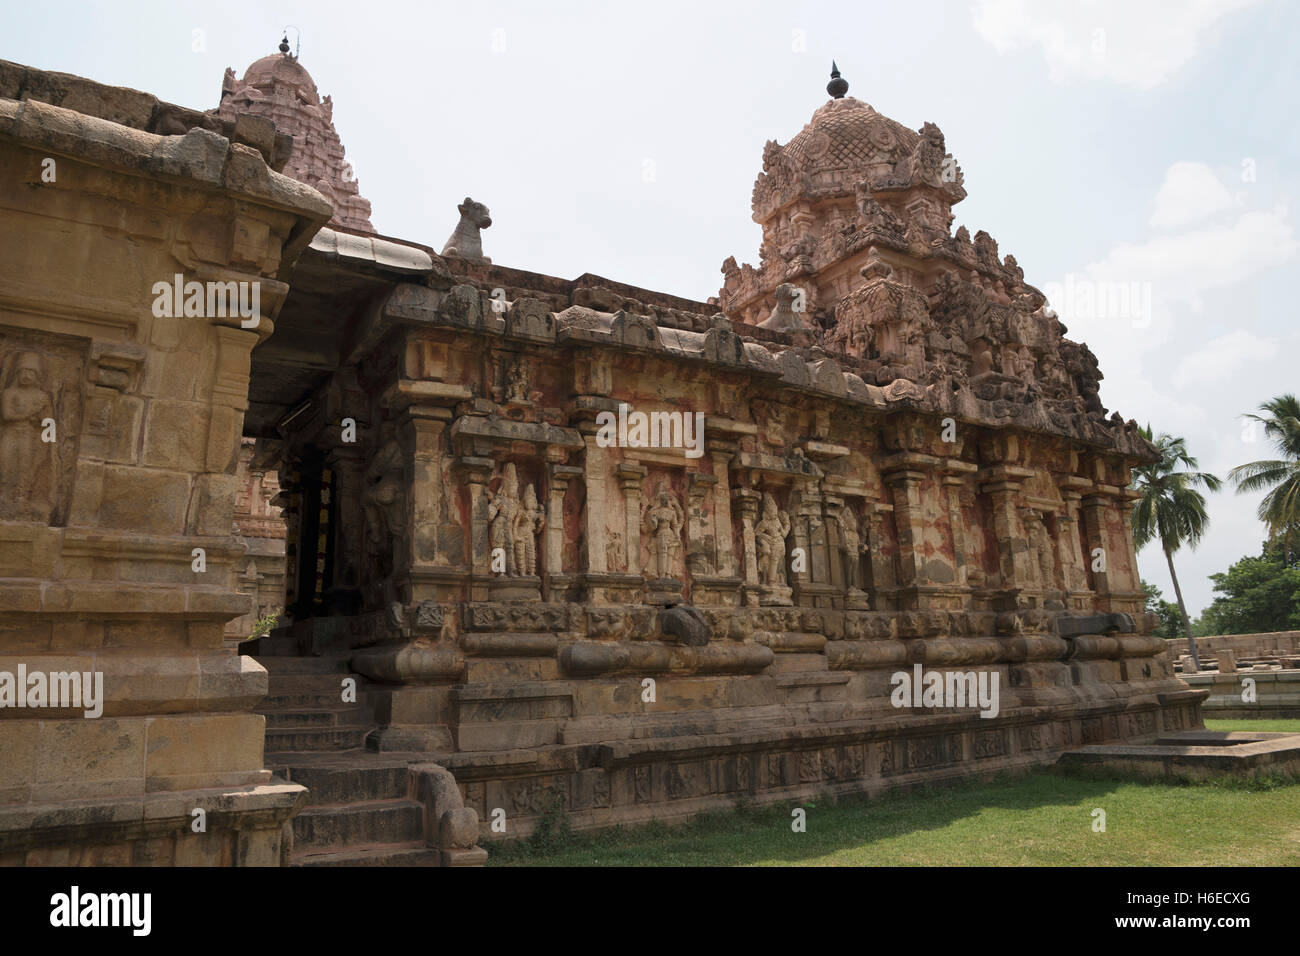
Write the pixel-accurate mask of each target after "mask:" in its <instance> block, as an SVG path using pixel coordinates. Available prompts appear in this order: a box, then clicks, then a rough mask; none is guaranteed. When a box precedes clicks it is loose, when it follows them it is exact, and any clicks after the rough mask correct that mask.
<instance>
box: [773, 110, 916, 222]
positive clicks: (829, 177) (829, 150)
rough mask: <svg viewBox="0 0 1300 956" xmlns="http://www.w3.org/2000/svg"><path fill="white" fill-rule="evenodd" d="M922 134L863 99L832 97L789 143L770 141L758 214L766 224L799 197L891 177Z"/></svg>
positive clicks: (846, 191)
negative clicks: (879, 110) (769, 217)
mask: <svg viewBox="0 0 1300 956" xmlns="http://www.w3.org/2000/svg"><path fill="white" fill-rule="evenodd" d="M920 138H921V137H920V135H919V134H917V133H915V132H913V131H912V130H910V129H908V128H907V127H906V126H903V125H902V124H900V123H896V122H894V121H893V120H891V119H890V118H889V117H887V116H882V115H881V114H880V113H877V112H876V111H875V110H874V109H872V108H871V106H870V105H869V104H867V103H864V102H862V101H861V100H858V99H854V98H853V97H851V96H846V97H844V98H842V99H833V100H831V101H830V102H828V103H827V104H826V105H825V106H823V107H821V108H820V109H819V110H817V112H815V113H814V114H813V116H812V119H811V120H809V122H808V125H807V126H805V127H804V128H803V129H802V130H800V131H799V133H797V134H796V135H795V137H794V138H793V139H791V140H790V142H789V143H787V144H786V145H785V146H779V145H778V144H776V143H775V142H773V143H769V144H768V148H767V150H765V151H764V154H763V172H762V173H761V174H760V175H759V178H758V182H757V183H756V184H755V188H754V218H755V220H756V221H758V222H763V221H764V220H765V219H766V218H767V217H768V216H769V215H771V214H772V213H773V212H775V211H776V210H777V209H778V208H780V207H781V206H782V205H784V204H785V203H787V202H790V201H793V200H794V199H796V198H827V197H830V196H841V195H843V196H852V195H854V192H855V190H856V188H857V184H858V183H859V182H861V181H863V180H883V179H885V178H887V177H889V176H891V175H892V174H893V173H894V171H895V169H896V167H897V166H898V165H899V163H900V162H901V161H903V160H905V159H906V158H907V157H909V156H911V154H912V152H913V151H914V150H915V149H916V146H917V143H918V141H919V140H920ZM779 181H784V182H779ZM782 185H784V186H785V188H782Z"/></svg>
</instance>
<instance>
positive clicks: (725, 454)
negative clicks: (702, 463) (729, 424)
mask: <svg viewBox="0 0 1300 956" xmlns="http://www.w3.org/2000/svg"><path fill="white" fill-rule="evenodd" d="M713 449H714V450H713V475H714V477H715V478H717V482H716V483H715V484H714V486H713V541H714V545H715V554H716V555H717V560H716V567H717V574H718V576H719V577H724V578H729V577H733V576H734V575H735V574H736V557H735V555H734V554H733V552H732V535H733V531H732V527H731V489H730V482H729V481H728V474H727V468H728V466H729V465H730V463H731V459H732V457H733V456H732V454H731V452H730V451H726V450H722V449H719V448H718V447H717V443H716V442H715V443H714V445H713Z"/></svg>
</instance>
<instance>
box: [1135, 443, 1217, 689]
mask: <svg viewBox="0 0 1300 956" xmlns="http://www.w3.org/2000/svg"><path fill="white" fill-rule="evenodd" d="M1142 437H1143V438H1145V439H1146V440H1147V441H1149V442H1151V443H1152V444H1154V445H1155V447H1156V453H1157V454H1158V455H1159V456H1160V457H1159V459H1158V460H1157V461H1154V462H1152V463H1151V464H1149V465H1145V466H1143V467H1141V468H1134V469H1133V487H1134V489H1135V490H1136V491H1140V492H1141V493H1142V497H1141V498H1139V499H1137V503H1136V504H1135V505H1134V507H1133V541H1134V543H1135V544H1136V545H1137V546H1138V548H1142V547H1144V546H1146V545H1147V544H1148V543H1150V542H1151V541H1159V542H1160V547H1161V548H1162V549H1163V550H1164V552H1165V561H1167V562H1168V564H1169V579H1170V580H1171V581H1173V584H1174V596H1175V597H1177V598H1178V613H1179V614H1180V615H1181V616H1182V619H1183V630H1184V631H1186V632H1187V649H1188V650H1189V651H1191V652H1192V662H1193V663H1194V664H1195V665H1196V667H1197V669H1198V670H1199V669H1200V666H1201V659H1200V657H1199V656H1198V655H1197V653H1196V638H1195V637H1193V636H1192V622H1191V621H1190V620H1188V617H1187V605H1186V604H1185V603H1183V589H1182V588H1181V587H1179V586H1178V575H1177V573H1175V571H1174V552H1175V551H1177V550H1178V549H1179V548H1181V547H1182V546H1183V544H1184V543H1186V544H1188V545H1190V546H1191V547H1192V548H1195V547H1196V546H1197V545H1198V544H1200V542H1201V537H1202V535H1204V534H1205V529H1206V527H1207V526H1208V525H1209V523H1210V516H1209V515H1208V514H1206V512H1205V496H1204V495H1202V494H1201V493H1200V492H1199V491H1197V490H1196V486H1197V485H1203V486H1205V488H1207V489H1208V490H1210V491H1218V490H1219V486H1220V484H1221V482H1220V481H1219V479H1218V478H1216V477H1215V476H1214V475H1211V474H1208V473H1206V472H1203V471H1197V470H1196V468H1197V466H1198V462H1197V461H1196V459H1195V458H1193V457H1192V456H1191V455H1190V454H1188V452H1187V443H1186V442H1185V441H1184V440H1183V439H1182V438H1179V437H1177V436H1174V435H1164V434H1162V435H1160V436H1159V437H1156V438H1152V436H1151V426H1150V425H1147V427H1146V428H1144V429H1142Z"/></svg>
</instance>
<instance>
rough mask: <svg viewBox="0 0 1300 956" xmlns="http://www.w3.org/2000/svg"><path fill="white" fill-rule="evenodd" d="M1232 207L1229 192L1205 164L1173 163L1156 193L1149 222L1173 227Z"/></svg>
mask: <svg viewBox="0 0 1300 956" xmlns="http://www.w3.org/2000/svg"><path fill="white" fill-rule="evenodd" d="M1231 206H1232V194H1231V193H1230V192H1228V189H1227V187H1226V186H1224V185H1223V183H1221V182H1220V181H1219V178H1218V177H1217V176H1215V175H1214V173H1213V171H1212V170H1211V169H1210V167H1209V166H1207V165H1206V164H1205V163H1189V162H1179V163H1174V164H1173V165H1172V166H1170V167H1169V170H1168V171H1167V172H1166V173H1165V181H1164V182H1163V183H1162V184H1161V185H1160V191H1159V192H1158V193H1156V199H1155V209H1154V211H1153V212H1152V213H1151V220H1150V224H1151V226H1152V227H1153V228H1155V229H1176V228H1178V227H1179V226H1185V225H1187V224H1188V223H1192V222H1196V221H1197V220H1200V219H1205V218H1207V217H1209V216H1213V215H1214V214H1215V213H1219V212H1222V211H1223V210H1225V209H1229V208H1231Z"/></svg>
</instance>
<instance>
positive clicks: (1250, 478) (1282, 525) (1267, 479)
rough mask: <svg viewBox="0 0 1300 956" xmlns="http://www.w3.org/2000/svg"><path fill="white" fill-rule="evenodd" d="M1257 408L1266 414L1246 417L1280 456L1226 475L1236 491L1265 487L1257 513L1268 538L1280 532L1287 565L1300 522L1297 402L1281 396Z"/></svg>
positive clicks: (1299, 411) (1299, 419)
mask: <svg viewBox="0 0 1300 956" xmlns="http://www.w3.org/2000/svg"><path fill="white" fill-rule="evenodd" d="M1259 410H1260V411H1262V412H1267V413H1268V414H1267V415H1263V416H1261V415H1247V416H1246V417H1247V418H1251V419H1254V420H1255V421H1257V422H1259V423H1260V424H1262V425H1263V426H1264V435H1265V436H1266V437H1267V438H1269V439H1271V440H1272V442H1273V447H1274V448H1275V449H1277V453H1278V454H1279V455H1281V456H1282V457H1281V458H1280V459H1274V460H1272V461H1268V460H1265V461H1251V462H1247V463H1246V464H1244V465H1238V466H1237V467H1236V468H1234V469H1232V471H1230V472H1228V477H1229V478H1230V479H1231V480H1232V482H1233V484H1235V485H1236V486H1237V493H1238V494H1243V493H1246V492H1253V491H1262V490H1263V489H1265V488H1267V489H1268V494H1266V495H1265V496H1264V499H1263V500H1262V501H1261V502H1260V503H1259V509H1258V511H1256V514H1258V515H1259V520H1260V521H1262V522H1264V524H1266V525H1268V535H1269V539H1270V540H1275V539H1276V538H1277V536H1278V535H1279V534H1281V535H1282V547H1283V550H1284V551H1285V554H1286V563H1287V564H1290V563H1291V532H1292V531H1294V530H1295V529H1296V526H1297V524H1300V402H1297V401H1296V397H1295V396H1294V395H1280V396H1278V397H1277V398H1274V399H1271V400H1270V401H1267V402H1265V403H1264V404H1262V405H1260V406H1259Z"/></svg>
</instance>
